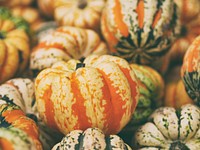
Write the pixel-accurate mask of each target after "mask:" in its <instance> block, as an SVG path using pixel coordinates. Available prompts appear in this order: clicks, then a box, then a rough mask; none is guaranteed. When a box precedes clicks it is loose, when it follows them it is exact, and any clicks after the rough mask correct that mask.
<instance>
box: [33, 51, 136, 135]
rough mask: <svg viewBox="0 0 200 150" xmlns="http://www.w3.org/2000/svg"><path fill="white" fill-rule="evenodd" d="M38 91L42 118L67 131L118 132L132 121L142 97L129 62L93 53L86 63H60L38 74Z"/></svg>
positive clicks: (36, 90)
mask: <svg viewBox="0 0 200 150" xmlns="http://www.w3.org/2000/svg"><path fill="white" fill-rule="evenodd" d="M84 64H85V67H84ZM79 65H80V66H82V67H78V66H79ZM76 66H77V67H78V68H77V69H76ZM35 92H36V102H37V107H38V111H39V114H40V116H41V118H42V119H43V121H44V122H45V123H46V124H47V125H48V126H49V127H51V128H54V129H58V130H59V131H60V132H62V133H64V134H67V133H68V132H70V131H72V130H75V129H81V130H85V129H87V128H89V127H97V128H100V129H101V130H103V132H104V133H105V134H106V135H108V134H116V133H118V132H119V131H120V130H121V129H122V128H123V127H124V126H125V125H126V124H127V123H128V122H129V120H130V118H131V116H132V113H133V112H134V110H135V107H136V106H137V102H138V98H139V89H138V83H137V79H136V77H135V74H134V72H133V71H132V70H131V68H130V66H129V64H128V62H127V61H126V60H124V59H122V58H119V57H116V56H111V55H102V56H98V55H90V56H88V57H86V59H85V60H84V62H83V64H82V63H80V61H78V60H73V59H71V60H69V61H68V62H58V63H56V64H54V65H53V67H52V68H47V69H44V70H43V71H41V72H40V73H39V75H38V76H37V77H36V80H35Z"/></svg>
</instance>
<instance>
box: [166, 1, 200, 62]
mask: <svg viewBox="0 0 200 150" xmlns="http://www.w3.org/2000/svg"><path fill="white" fill-rule="evenodd" d="M175 2H176V3H177V5H178V7H179V8H180V10H181V32H180V35H179V37H178V38H177V39H176V40H175V41H174V43H173V45H172V47H171V48H170V59H171V62H172V63H180V64H181V63H182V62H183V57H184V55H185V52H186V51H187V49H188V47H189V46H190V45H191V43H192V42H193V40H194V39H195V38H196V37H197V36H198V35H199V34H200V1H199V0H191V1H190V2H188V1H186V0H175Z"/></svg>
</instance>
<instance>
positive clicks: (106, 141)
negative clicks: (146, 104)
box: [52, 128, 131, 150]
mask: <svg viewBox="0 0 200 150" xmlns="http://www.w3.org/2000/svg"><path fill="white" fill-rule="evenodd" d="M77 148H79V149H84V150H90V149H98V150H114V149H117V150H131V148H130V147H129V146H128V145H127V144H126V143H124V141H123V140H122V139H121V138H120V137H119V136H117V135H109V136H106V135H105V134H104V133H103V132H102V131H101V130H100V129H98V128H88V129H86V130H85V131H82V130H73V131H71V132H69V133H68V134H67V135H65V137H63V139H62V140H61V142H60V143H58V144H56V145H55V146H54V147H53V148H52V150H66V149H68V150H74V149H77Z"/></svg>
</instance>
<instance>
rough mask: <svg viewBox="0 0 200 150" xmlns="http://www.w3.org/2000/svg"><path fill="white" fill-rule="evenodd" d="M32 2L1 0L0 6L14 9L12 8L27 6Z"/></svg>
mask: <svg viewBox="0 0 200 150" xmlns="http://www.w3.org/2000/svg"><path fill="white" fill-rule="evenodd" d="M32 2H33V0H1V1H0V6H6V7H14V6H28V5H30V4H31V3H32Z"/></svg>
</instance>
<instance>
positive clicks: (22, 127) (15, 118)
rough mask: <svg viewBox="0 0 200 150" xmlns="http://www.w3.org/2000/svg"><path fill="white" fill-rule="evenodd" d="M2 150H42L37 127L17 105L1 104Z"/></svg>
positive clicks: (0, 132)
mask: <svg viewBox="0 0 200 150" xmlns="http://www.w3.org/2000/svg"><path fill="white" fill-rule="evenodd" d="M0 149H3V150H20V149H23V150H30V149H34V150H42V145H41V143H40V140H39V133H38V127H37V125H36V124H35V122H34V121H33V120H32V119H30V118H28V117H26V115H25V114H24V112H23V111H22V110H21V109H20V108H19V106H17V105H14V104H0Z"/></svg>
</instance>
